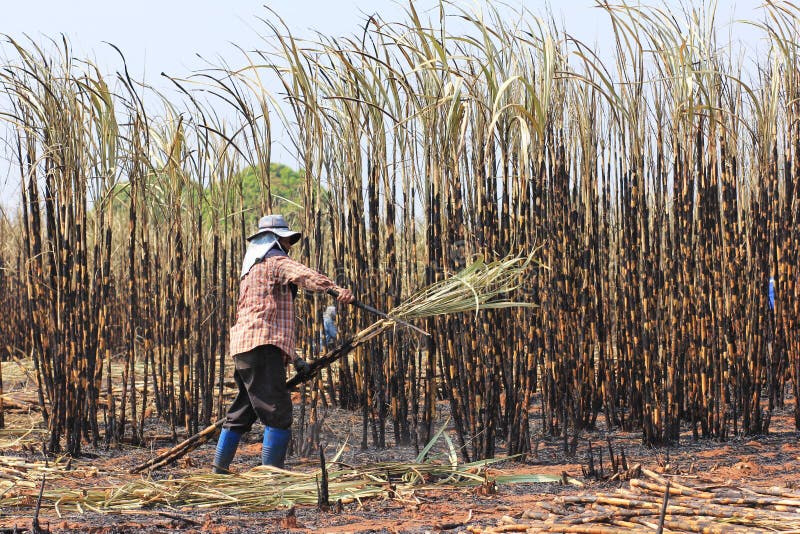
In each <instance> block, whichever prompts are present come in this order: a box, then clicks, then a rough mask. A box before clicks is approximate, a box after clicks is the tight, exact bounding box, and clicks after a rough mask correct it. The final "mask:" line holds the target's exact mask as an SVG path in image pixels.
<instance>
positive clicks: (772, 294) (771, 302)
mask: <svg viewBox="0 0 800 534" xmlns="http://www.w3.org/2000/svg"><path fill="white" fill-rule="evenodd" d="M769 309H770V310H772V311H775V278H773V277H772V276H770V277H769Z"/></svg>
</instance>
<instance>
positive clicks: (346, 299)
mask: <svg viewBox="0 0 800 534" xmlns="http://www.w3.org/2000/svg"><path fill="white" fill-rule="evenodd" d="M336 300H338V301H339V302H341V303H343V304H350V303H351V302H353V300H355V299H354V298H353V292H352V291H350V290H349V289H342V290H341V291H339V295H337V297H336Z"/></svg>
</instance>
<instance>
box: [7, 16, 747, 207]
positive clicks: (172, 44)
mask: <svg viewBox="0 0 800 534" xmlns="http://www.w3.org/2000/svg"><path fill="white" fill-rule="evenodd" d="M628 2H629V3H635V2H633V1H632V0H628ZM462 3H463V4H464V5H465V6H480V5H481V4H479V3H476V2H474V1H472V0H466V1H464V2H462ZM505 3H506V4H507V5H508V6H510V7H511V8H512V9H514V10H516V9H518V8H519V6H524V7H526V8H527V9H529V10H530V11H532V12H533V13H534V14H541V15H545V14H546V13H547V12H548V8H547V6H548V2H545V1H543V0H505ZM705 3H706V4H708V0H705ZM761 3H762V1H761V0H740V1H738V2H727V1H724V0H721V1H720V2H719V3H718V10H717V14H718V21H719V23H718V28H719V29H721V30H725V31H727V29H726V28H727V26H728V24H727V23H728V22H729V21H730V20H732V19H750V20H756V19H760V18H761V16H760V14H759V13H758V11H757V10H756V8H757V6H759V5H760V4H761ZM551 4H552V11H553V13H554V15H555V19H556V21H557V22H558V23H559V24H563V26H564V27H566V28H567V31H569V33H570V34H572V35H574V36H575V37H578V38H579V39H581V40H583V41H584V42H585V43H587V44H594V43H597V44H598V47H599V48H602V47H603V42H606V41H608V42H611V41H612V40H613V37H612V35H611V33H610V25H609V24H608V20H607V19H608V17H607V16H606V15H605V14H604V13H603V12H602V11H601V10H600V9H598V8H596V7H594V6H595V5H596V3H595V2H594V0H568V1H563V2H557V1H556V2H551ZM655 4H656V5H664V4H668V5H670V6H672V7H674V8H676V9H677V8H678V7H679V6H680V5H681V2H680V1H677V0H674V1H673V0H660V1H658V2H655ZM265 5H267V6H269V7H270V8H271V9H272V10H274V11H275V12H276V13H277V14H278V15H279V16H280V17H281V18H282V19H283V20H284V21H285V22H286V24H287V25H288V26H289V28H290V29H291V30H292V32H293V33H294V34H295V35H296V36H298V37H312V36H313V31H314V30H316V31H318V32H320V33H322V34H325V35H332V36H341V35H348V36H349V35H352V34H355V33H360V28H362V27H363V25H364V22H365V20H366V19H367V18H368V17H369V15H371V14H374V13H378V14H379V15H380V16H381V17H382V18H383V19H384V20H387V21H400V20H403V19H404V8H405V6H407V3H406V2H403V3H397V2H394V1H391V0H328V1H324V0H269V1H266V2H265V1H263V0H261V1H259V0H227V1H226V0H160V1H157V0H135V1H130V0H129V1H125V2H121V1H118V0H27V1H23V0H0V34H6V35H10V36H12V37H13V38H15V39H17V40H24V39H25V35H27V36H29V37H31V38H32V39H33V40H34V41H36V42H37V43H43V42H44V41H45V40H46V38H47V37H51V38H55V39H60V37H59V36H60V35H61V34H64V35H66V37H67V38H68V40H69V42H70V43H71V45H72V49H73V52H74V55H75V56H76V57H80V58H83V57H88V58H92V59H93V60H94V61H95V63H96V64H97V65H98V66H99V67H100V69H101V71H103V72H105V73H107V74H113V73H114V72H115V71H117V70H119V69H120V68H121V63H120V61H119V56H118V55H117V53H116V52H115V51H114V50H113V49H112V48H111V47H110V46H108V45H107V44H105V42H111V43H114V44H115V45H116V46H117V47H119V48H120V49H121V50H122V51H123V53H124V54H125V57H126V60H127V62H128V67H129V70H130V73H131V75H132V77H133V78H134V79H137V80H145V81H146V82H148V83H150V84H152V85H154V86H156V87H159V88H164V87H166V86H167V85H168V84H167V82H166V80H163V78H161V76H160V73H161V72H166V73H167V74H169V75H171V76H175V77H183V76H186V75H188V74H190V73H191V72H192V71H193V70H199V69H202V68H205V67H207V66H208V63H206V62H205V61H203V60H202V59H201V57H202V58H206V59H207V60H208V61H210V62H211V63H213V64H215V65H217V64H219V63H220V61H219V58H224V59H225V60H226V61H227V63H228V64H230V65H231V66H237V65H241V64H242V56H241V53H240V52H239V51H238V50H237V49H236V47H235V46H234V45H233V44H232V43H236V45H238V46H240V47H241V48H243V49H245V50H252V49H255V48H260V49H262V50H263V49H266V48H268V46H267V45H266V44H265V43H264V41H263V36H266V35H269V31H268V29H267V28H266V26H265V25H264V23H263V22H261V21H260V20H258V18H259V17H261V18H271V15H270V13H269V11H268V10H267V9H266V8H265V7H264V6H265ZM437 5H438V2H437V1H436V0H417V1H416V2H415V6H416V8H417V11H418V12H420V13H421V15H422V16H423V18H430V19H433V20H436V19H438V14H437V11H436V9H435V6H437ZM459 5H461V3H460V4H459ZM484 5H485V4H484ZM694 5H703V0H694ZM510 11H511V9H510V10H509V12H510ZM455 24H457V22H455V23H454V25H453V26H448V27H449V28H454V27H457V26H456V25H455ZM758 35H759V34H758V32H756V31H752V30H748V29H747V28H739V26H737V37H738V38H741V39H742V40H743V41H745V42H744V43H743V44H744V45H745V46H748V47H753V48H755V47H756V46H757V43H755V42H753V43H748V42H747V40H748V39H753V40H755V39H756V36H758ZM720 37H722V36H720ZM4 41H5V39H4ZM198 55H199V56H201V57H198ZM9 56H10V54H9V51H8V48H7V45H6V44H5V43H3V44H0V63H2V62H4V61H5V58H7V57H9ZM6 131H7V130H6V129H5V128H0V135H4V132H6ZM0 143H2V145H0V159H3V158H5V157H6V156H5V154H4V151H5V149H4V148H3V145H5V142H3V140H0ZM274 153H275V157H274V159H275V160H276V161H283V162H285V163H287V164H289V165H292V166H296V162H294V161H291V156H290V155H288V153H286V152H285V151H284V152H283V154H284V155H283V157H281V153H282V151H281V149H280V148H279V147H276V149H274ZM9 173H11V177H10V178H9V177H8V174H9ZM17 180H18V178H17V176H16V175H15V174H14V173H13V171H10V170H9V166H8V163H7V162H6V161H0V206H9V205H11V204H16V202H15V200H16V198H15V197H16V195H17V192H16V181H17ZM7 181H9V182H13V184H7V185H5V186H4V184H5V182H7Z"/></svg>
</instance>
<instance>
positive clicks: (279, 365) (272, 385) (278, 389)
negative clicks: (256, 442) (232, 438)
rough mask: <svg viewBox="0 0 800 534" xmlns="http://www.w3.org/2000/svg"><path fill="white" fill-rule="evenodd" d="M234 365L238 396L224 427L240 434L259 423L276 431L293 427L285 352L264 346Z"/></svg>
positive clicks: (242, 357) (234, 359)
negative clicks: (257, 421)
mask: <svg viewBox="0 0 800 534" xmlns="http://www.w3.org/2000/svg"><path fill="white" fill-rule="evenodd" d="M233 361H234V363H235V364H236V370H235V371H234V372H233V379H234V380H235V381H236V385H237V386H239V394H238V395H237V396H236V399H234V401H233V404H231V406H230V407H229V408H228V415H227V417H226V420H225V424H224V425H223V427H224V428H230V429H231V430H234V431H236V432H239V433H240V434H241V433H245V432H248V431H249V430H250V429H251V428H252V426H253V423H254V422H255V421H256V419H259V420H260V421H261V422H262V423H263V424H264V425H265V426H271V427H273V428H281V429H287V428H289V427H290V426H292V398H291V396H290V395H289V390H288V389H286V365H285V364H284V361H283V352H281V350H280V349H279V348H278V347H276V346H274V345H262V346H260V347H256V348H255V349H253V350H251V351H249V352H245V353H244V354H237V355H236V356H234V358H233Z"/></svg>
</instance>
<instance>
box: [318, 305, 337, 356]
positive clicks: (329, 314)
mask: <svg viewBox="0 0 800 534" xmlns="http://www.w3.org/2000/svg"><path fill="white" fill-rule="evenodd" d="M322 335H323V341H324V345H325V347H326V348H327V347H330V346H331V345H332V344H333V342H334V341H335V340H336V336H337V335H339V331H338V330H337V329H336V306H328V307H327V308H325V311H324V312H322Z"/></svg>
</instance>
